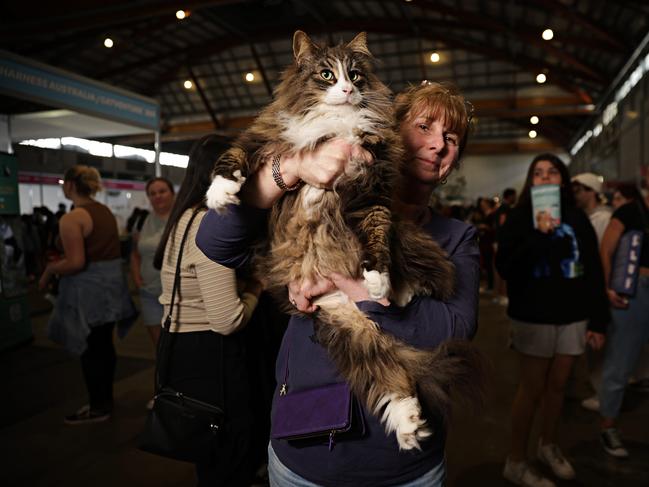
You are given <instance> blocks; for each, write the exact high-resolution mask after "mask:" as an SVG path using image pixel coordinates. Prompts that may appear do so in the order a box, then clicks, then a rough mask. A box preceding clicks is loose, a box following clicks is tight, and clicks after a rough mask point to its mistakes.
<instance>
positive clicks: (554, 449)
mask: <svg viewBox="0 0 649 487" xmlns="http://www.w3.org/2000/svg"><path fill="white" fill-rule="evenodd" d="M537 455H538V457H539V460H541V462H543V463H545V464H546V465H547V466H548V467H550V468H551V469H552V471H553V472H554V475H556V476H557V477H559V478H560V479H566V480H571V479H574V478H575V469H574V468H572V465H570V463H569V462H568V460H566V457H564V456H563V453H561V449H560V448H559V447H558V446H557V445H556V444H554V443H548V444H547V445H543V444H541V442H540V441H539V448H538V450H537Z"/></svg>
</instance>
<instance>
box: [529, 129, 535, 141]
mask: <svg viewBox="0 0 649 487" xmlns="http://www.w3.org/2000/svg"><path fill="white" fill-rule="evenodd" d="M527 135H529V136H530V139H534V138H536V135H537V133H536V130H530V131H529V132H528V133H527Z"/></svg>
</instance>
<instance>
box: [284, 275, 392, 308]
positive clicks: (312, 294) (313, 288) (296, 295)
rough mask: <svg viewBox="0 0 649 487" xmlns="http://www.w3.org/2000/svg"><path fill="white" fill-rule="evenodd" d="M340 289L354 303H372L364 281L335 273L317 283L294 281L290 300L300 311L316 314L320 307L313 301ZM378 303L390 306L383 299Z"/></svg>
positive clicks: (289, 296) (289, 293)
mask: <svg viewBox="0 0 649 487" xmlns="http://www.w3.org/2000/svg"><path fill="white" fill-rule="evenodd" d="M335 289H338V290H340V291H342V292H343V293H345V294H346V295H347V297H349V299H351V300H352V301H354V302H358V301H370V295H369V293H368V291H367V287H365V283H364V280H363V279H352V278H351V277H346V276H343V275H342V274H338V273H333V274H332V275H331V276H330V277H329V279H325V278H324V277H320V278H318V279H317V280H316V281H315V282H313V281H310V280H304V281H302V282H298V281H293V282H291V283H290V284H289V285H288V299H289V301H290V302H291V304H292V305H293V306H295V308H296V309H297V310H298V311H301V312H302V313H314V312H315V311H316V310H317V309H318V306H317V305H314V304H313V301H314V300H315V299H316V298H318V297H319V296H321V295H323V294H326V293H328V292H331V291H334V290H335ZM377 302H378V303H380V304H382V305H383V306H389V305H390V301H388V299H387V298H383V299H381V300H379V301H377Z"/></svg>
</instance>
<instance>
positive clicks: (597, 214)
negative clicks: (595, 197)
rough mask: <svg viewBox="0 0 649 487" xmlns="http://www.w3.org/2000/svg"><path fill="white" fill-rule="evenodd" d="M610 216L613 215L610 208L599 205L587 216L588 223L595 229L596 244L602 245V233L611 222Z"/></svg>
mask: <svg viewBox="0 0 649 487" xmlns="http://www.w3.org/2000/svg"><path fill="white" fill-rule="evenodd" d="M612 214H613V210H611V208H609V207H608V206H604V205H600V206H597V207H596V208H595V209H594V210H593V211H592V213H590V214H589V215H588V218H590V223H591V224H592V225H593V228H594V229H595V233H596V234H597V243H598V244H601V243H602V237H603V236H604V231H605V230H606V227H607V226H608V222H609V221H610V220H611V215H612Z"/></svg>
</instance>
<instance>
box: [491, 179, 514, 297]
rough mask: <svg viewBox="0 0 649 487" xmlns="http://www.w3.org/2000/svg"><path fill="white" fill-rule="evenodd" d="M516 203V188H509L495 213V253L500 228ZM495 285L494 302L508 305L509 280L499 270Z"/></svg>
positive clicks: (504, 192)
mask: <svg viewBox="0 0 649 487" xmlns="http://www.w3.org/2000/svg"><path fill="white" fill-rule="evenodd" d="M514 205H516V190H515V189H514V188H507V189H505V190H504V191H503V197H502V200H501V202H500V206H498V208H497V209H496V212H495V214H494V232H495V242H494V255H495V253H496V252H498V239H500V229H501V228H502V226H503V225H504V224H505V221H506V220H507V217H508V216H509V212H510V211H511V210H512V208H513V207H514ZM494 267H495V265H494ZM494 286H495V291H496V296H494V298H493V302H494V303H496V304H499V305H501V306H507V304H508V300H507V282H506V281H505V280H504V279H503V278H502V277H501V276H500V274H499V273H498V272H496V273H495V275H494Z"/></svg>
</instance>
